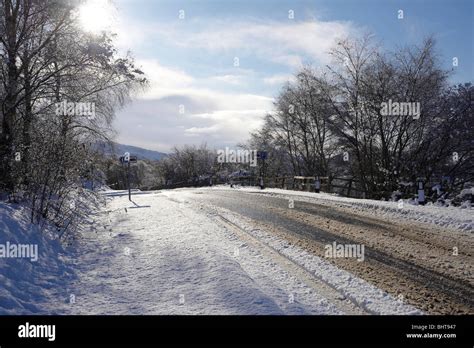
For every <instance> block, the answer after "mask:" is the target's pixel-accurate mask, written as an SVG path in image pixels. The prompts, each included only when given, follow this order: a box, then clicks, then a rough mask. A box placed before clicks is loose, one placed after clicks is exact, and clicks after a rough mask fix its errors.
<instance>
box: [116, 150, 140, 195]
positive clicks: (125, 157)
mask: <svg viewBox="0 0 474 348" xmlns="http://www.w3.org/2000/svg"><path fill="white" fill-rule="evenodd" d="M119 161H120V163H122V164H126V165H127V186H128V200H129V201H131V200H132V188H131V185H130V164H131V163H137V162H138V158H137V156H130V153H129V152H125V154H124V155H123V156H120V158H119Z"/></svg>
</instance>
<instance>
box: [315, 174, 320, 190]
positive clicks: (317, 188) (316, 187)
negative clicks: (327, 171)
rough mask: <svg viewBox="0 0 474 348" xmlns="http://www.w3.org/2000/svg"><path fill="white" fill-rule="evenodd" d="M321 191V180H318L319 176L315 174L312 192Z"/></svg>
mask: <svg viewBox="0 0 474 348" xmlns="http://www.w3.org/2000/svg"><path fill="white" fill-rule="evenodd" d="M320 191H321V181H320V180H319V176H316V180H315V181H314V192H316V193H319V192H320Z"/></svg>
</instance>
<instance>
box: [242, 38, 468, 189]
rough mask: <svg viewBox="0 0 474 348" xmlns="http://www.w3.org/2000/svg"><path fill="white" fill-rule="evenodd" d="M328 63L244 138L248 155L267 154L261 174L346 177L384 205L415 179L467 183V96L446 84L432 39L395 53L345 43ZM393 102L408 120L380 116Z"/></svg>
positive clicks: (302, 79) (305, 76)
mask: <svg viewBox="0 0 474 348" xmlns="http://www.w3.org/2000/svg"><path fill="white" fill-rule="evenodd" d="M331 57H332V63H331V64H330V65H329V66H327V67H326V69H319V70H315V69H313V68H312V67H310V66H308V67H306V68H304V69H302V70H301V71H300V72H299V73H298V74H297V75H296V76H295V79H294V81H293V82H289V83H288V84H286V85H285V86H284V88H282V90H281V93H280V94H279V96H278V97H277V99H276V102H275V109H276V111H275V112H273V113H271V114H268V115H267V116H266V118H265V123H264V126H263V127H262V128H261V129H260V130H259V131H257V132H255V133H254V134H253V135H252V138H251V141H250V144H249V147H250V148H256V149H260V150H266V151H268V152H269V154H270V156H269V157H270V158H271V160H269V161H268V171H267V172H268V174H269V175H303V176H315V175H318V176H322V177H329V178H334V177H353V178H354V179H356V180H357V182H358V188H359V189H360V190H361V191H362V192H364V193H365V196H366V197H367V198H390V196H391V194H392V193H393V192H394V191H397V190H399V189H400V187H401V186H403V185H406V184H407V183H415V182H416V180H422V181H424V182H426V183H430V182H440V183H441V182H442V181H443V180H444V184H445V185H446V188H447V190H448V191H452V192H459V191H460V190H461V189H462V188H463V187H464V185H465V184H467V183H469V182H472V180H473V179H474V160H473V154H474V138H473V133H472V130H473V129H474V118H473V107H472V97H473V92H474V89H473V86H472V85H471V84H470V83H467V84H464V85H456V86H452V85H449V83H448V77H449V71H445V70H443V69H442V68H441V67H440V62H439V60H438V58H437V56H436V53H435V48H434V41H433V39H431V38H430V39H427V40H425V41H424V42H423V44H422V45H421V46H420V47H404V48H402V49H399V50H398V51H396V52H384V51H383V50H382V49H381V48H380V47H379V46H377V45H374V44H373V42H372V40H371V39H370V37H369V36H367V37H364V38H362V39H357V40H354V39H346V40H341V41H340V42H338V43H337V45H336V46H335V48H334V49H333V50H332V51H331ZM395 102H397V103H410V104H412V105H413V106H414V108H413V110H412V113H411V114H402V113H401V112H398V114H397V110H396V109H391V110H392V111H394V112H392V114H388V115H387V112H386V111H387V110H385V113H384V110H383V107H382V106H383V105H384V104H383V103H387V104H388V103H395ZM417 104H418V105H419V107H420V110H419V113H417V112H414V111H415V110H416V108H415V105H417ZM399 111H401V109H400V110H399Z"/></svg>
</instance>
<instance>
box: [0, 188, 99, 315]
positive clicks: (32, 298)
mask: <svg viewBox="0 0 474 348" xmlns="http://www.w3.org/2000/svg"><path fill="white" fill-rule="evenodd" d="M106 189H108V188H107V187H101V188H100V191H104V190H106ZM74 193H75V194H71V197H70V198H69V200H68V202H67V205H70V208H69V209H68V212H67V215H66V216H65V217H63V220H64V221H65V222H66V223H65V224H64V226H67V229H66V228H64V227H62V228H59V227H57V226H56V225H54V224H53V223H52V222H48V221H45V220H42V221H41V223H40V224H32V223H31V209H30V208H29V207H27V206H26V204H24V203H19V204H7V203H4V202H0V315H32V314H33V315H34V314H42V315H45V314H46V315H49V314H62V313H64V311H63V310H62V309H61V305H60V304H64V303H66V302H67V301H68V300H69V298H68V296H69V295H68V293H67V284H68V282H70V281H71V280H72V279H73V278H74V277H75V272H74V267H73V266H72V262H71V260H73V259H74V257H75V250H74V247H73V246H72V245H74V244H75V242H76V240H75V239H76V237H77V233H78V232H79V231H80V230H81V229H83V228H84V225H83V220H84V217H85V216H87V215H88V214H90V213H91V212H92V211H94V210H96V209H100V207H101V205H102V204H103V199H102V198H101V196H99V195H97V194H95V193H93V192H91V191H88V190H75V192H74ZM69 246H71V247H69Z"/></svg>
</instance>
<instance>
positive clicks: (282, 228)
mask: <svg viewBox="0 0 474 348" xmlns="http://www.w3.org/2000/svg"><path fill="white" fill-rule="evenodd" d="M103 195H104V197H105V198H106V201H107V204H106V206H102V207H100V205H98V206H97V208H94V209H93V210H92V213H91V214H90V215H89V216H88V218H87V219H86V221H84V224H83V228H82V230H81V233H80V235H79V236H78V238H77V240H76V243H75V245H73V246H72V247H71V248H68V249H66V250H64V249H62V248H61V246H60V245H59V243H58V242H57V241H51V240H48V238H47V237H46V235H47V231H48V230H47V229H46V230H43V231H40V227H39V226H37V225H31V224H29V213H28V210H27V209H26V208H25V207H22V206H18V207H14V206H9V205H1V204H0V209H2V211H3V212H4V213H2V214H0V241H9V242H10V243H34V244H35V245H38V250H39V255H38V262H31V261H30V260H29V259H18V258H17V259H15V258H5V259H0V283H1V284H2V286H0V314H322V315H326V314H328V315H333V314H334V315H339V314H412V313H416V314H424V313H428V314H472V313H474V304H473V302H474V262H473V255H472V250H474V239H473V237H474V233H473V226H474V224H473V209H472V208H471V209H460V208H441V207H435V206H425V207H418V206H412V205H409V204H406V205H404V206H403V207H400V206H399V205H398V204H397V203H395V202H380V201H371V200H354V199H348V198H342V197H337V196H332V195H328V194H314V193H304V192H294V191H283V190H278V189H268V190H264V191H261V190H258V189H254V188H234V189H230V188H229V187H222V186H219V187H213V188H199V189H198V188H188V189H179V190H163V191H155V192H135V193H134V195H133V202H130V201H129V200H128V195H127V193H126V192H124V191H105V192H104V193H103ZM49 232H50V234H51V235H53V236H54V232H55V230H54V229H52V230H51V231H49ZM333 243H336V244H339V245H346V246H347V245H349V246H351V245H352V246H356V247H362V246H363V247H364V249H363V250H364V251H363V253H362V254H360V255H358V256H357V257H354V256H356V255H352V256H350V255H349V256H347V255H346V256H344V257H328V255H327V254H326V248H327V246H328V245H333ZM0 244H1V243H0ZM333 256H334V255H333Z"/></svg>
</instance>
